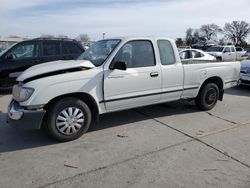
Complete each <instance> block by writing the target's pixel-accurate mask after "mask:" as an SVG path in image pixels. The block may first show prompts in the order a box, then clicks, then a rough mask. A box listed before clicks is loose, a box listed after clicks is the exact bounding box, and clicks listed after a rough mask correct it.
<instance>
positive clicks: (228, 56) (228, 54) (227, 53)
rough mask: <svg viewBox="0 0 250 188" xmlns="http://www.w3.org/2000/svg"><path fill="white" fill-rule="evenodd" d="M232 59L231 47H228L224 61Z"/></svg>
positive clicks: (224, 52) (224, 54) (225, 50)
mask: <svg viewBox="0 0 250 188" xmlns="http://www.w3.org/2000/svg"><path fill="white" fill-rule="evenodd" d="M230 59H232V53H231V50H230V48H229V47H226V48H225V49H224V51H223V61H228V60H230Z"/></svg>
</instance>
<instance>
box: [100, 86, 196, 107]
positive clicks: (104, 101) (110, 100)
mask: <svg viewBox="0 0 250 188" xmlns="http://www.w3.org/2000/svg"><path fill="white" fill-rule="evenodd" d="M198 88H199V87H190V88H184V89H177V90H171V91H165V92H157V93H149V94H145V95H136V96H131V97H124V98H117V99H109V100H103V101H100V102H99V103H107V102H114V101H120V100H127V99H133V98H140V97H147V96H153V95H161V94H166V93H175V92H179V91H185V90H192V89H198Z"/></svg>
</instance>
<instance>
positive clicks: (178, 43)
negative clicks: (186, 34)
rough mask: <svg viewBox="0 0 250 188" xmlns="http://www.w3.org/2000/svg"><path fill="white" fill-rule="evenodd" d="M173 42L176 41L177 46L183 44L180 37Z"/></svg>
mask: <svg viewBox="0 0 250 188" xmlns="http://www.w3.org/2000/svg"><path fill="white" fill-rule="evenodd" d="M175 43H176V46H178V47H180V46H183V45H184V41H183V40H182V38H177V39H176V41H175Z"/></svg>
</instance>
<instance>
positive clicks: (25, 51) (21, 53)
mask: <svg viewBox="0 0 250 188" xmlns="http://www.w3.org/2000/svg"><path fill="white" fill-rule="evenodd" d="M7 57H11V59H24V58H34V57H38V44H34V43H23V44H20V45H17V46H16V47H14V48H13V49H12V50H11V51H10V52H8V54H7Z"/></svg>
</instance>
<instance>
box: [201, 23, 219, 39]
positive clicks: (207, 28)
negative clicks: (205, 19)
mask: <svg viewBox="0 0 250 188" xmlns="http://www.w3.org/2000/svg"><path fill="white" fill-rule="evenodd" d="M221 31H222V29H221V28H220V27H219V26H218V25H215V24H206V25H202V26H201V28H200V32H201V34H202V36H203V37H204V38H205V39H206V40H212V39H215V38H216V37H217V35H218V33H219V32H221Z"/></svg>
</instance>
